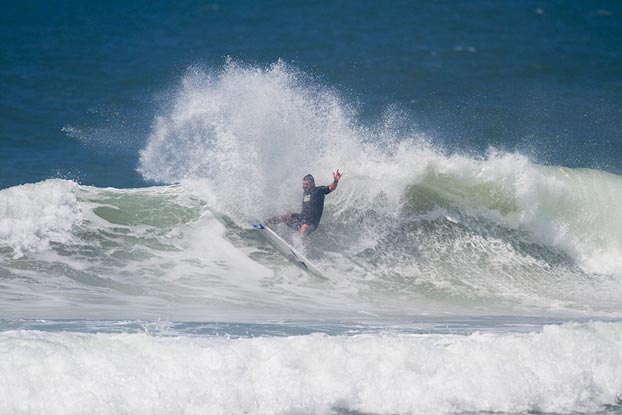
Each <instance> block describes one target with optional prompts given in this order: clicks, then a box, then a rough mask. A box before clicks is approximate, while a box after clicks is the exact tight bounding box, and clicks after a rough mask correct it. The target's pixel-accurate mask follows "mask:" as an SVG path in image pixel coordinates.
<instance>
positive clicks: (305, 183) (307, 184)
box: [302, 180, 313, 190]
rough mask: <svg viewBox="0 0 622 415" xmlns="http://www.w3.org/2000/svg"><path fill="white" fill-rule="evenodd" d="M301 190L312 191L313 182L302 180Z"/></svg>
mask: <svg viewBox="0 0 622 415" xmlns="http://www.w3.org/2000/svg"><path fill="white" fill-rule="evenodd" d="M302 188H303V189H304V190H311V189H313V182H312V181H311V180H303V181H302Z"/></svg>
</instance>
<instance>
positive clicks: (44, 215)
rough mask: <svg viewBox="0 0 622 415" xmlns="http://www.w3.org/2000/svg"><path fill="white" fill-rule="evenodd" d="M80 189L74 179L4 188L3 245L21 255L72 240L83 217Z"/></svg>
mask: <svg viewBox="0 0 622 415" xmlns="http://www.w3.org/2000/svg"><path fill="white" fill-rule="evenodd" d="M77 189H78V185H77V184H76V183H74V182H71V181H68V180H58V179H54V180H46V181H43V182H39V183H35V184H24V185H21V186H16V187H11V188H8V189H3V190H0V247H8V248H10V249H11V250H12V253H13V255H14V256H15V257H20V256H22V255H24V253H25V252H28V251H39V250H42V249H46V248H47V247H48V246H49V243H50V242H60V243H66V242H67V241H69V240H70V238H71V228H72V226H73V225H74V224H76V223H77V222H78V221H80V219H81V217H82V212H81V209H80V206H79V204H78V200H77V198H76V190H77Z"/></svg>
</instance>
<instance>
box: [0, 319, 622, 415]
mask: <svg viewBox="0 0 622 415" xmlns="http://www.w3.org/2000/svg"><path fill="white" fill-rule="evenodd" d="M0 353H2V354H4V355H7V356H10V359H8V358H7V359H1V360H0V384H1V385H2V388H0V412H2V413H12V414H24V413H65V414H74V413H76V414H77V413H92V414H111V413H115V414H121V413H156V414H172V413H186V414H205V413H209V414H231V413H248V414H284V413H332V412H334V411H336V410H350V411H359V412H363V413H372V414H393V413H412V414H429V413H456V412H469V411H490V412H511V413H514V412H528V411H531V412H558V413H569V412H583V411H597V410H602V409H603V408H604V407H605V406H606V405H615V404H616V402H617V399H619V396H620V395H621V394H622V378H621V377H620V373H622V324H620V323H600V322H595V323H587V324H576V323H569V324H565V325H562V326H546V327H545V328H544V329H543V331H542V332H533V333H513V334H507V333H505V334H494V333H477V332H476V333H473V334H470V335H449V334H429V335H424V334H418V335H415V334H403V333H402V334H400V333H395V332H393V333H392V332H387V333H386V334H358V335H353V336H343V335H336V336H329V335H326V334H319V333H316V334H310V335H302V336H293V337H258V338H228V337H226V336H207V337H187V336H182V337H166V336H152V335H148V334H103V333H100V334H84V333H82V334H80V333H49V332H40V331H25V330H22V331H7V332H3V333H1V334H0Z"/></svg>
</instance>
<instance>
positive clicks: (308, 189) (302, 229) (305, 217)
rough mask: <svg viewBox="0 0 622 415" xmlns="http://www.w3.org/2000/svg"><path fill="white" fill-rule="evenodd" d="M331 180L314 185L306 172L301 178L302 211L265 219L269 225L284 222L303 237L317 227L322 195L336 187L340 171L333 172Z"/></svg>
mask: <svg viewBox="0 0 622 415" xmlns="http://www.w3.org/2000/svg"><path fill="white" fill-rule="evenodd" d="M333 179H334V180H333V182H332V183H331V184H330V185H328V186H317V187H316V186H315V179H314V178H313V176H312V175H310V174H307V175H306V176H305V177H303V179H302V190H303V193H302V211H301V212H300V213H286V214H285V215H282V216H275V217H274V218H271V219H268V220H267V221H266V223H267V224H269V225H275V224H277V223H281V222H284V223H285V224H287V226H289V227H291V228H293V229H296V230H297V231H298V233H299V235H300V237H301V238H304V237H305V236H307V235H308V234H310V233H311V232H313V231H314V230H316V229H317V227H318V225H319V224H320V219H321V218H322V213H323V212H324V196H326V195H327V194H329V193H330V192H332V191H333V190H335V189H336V188H337V184H338V183H339V179H341V173H340V172H339V169H337V171H336V172H334V173H333Z"/></svg>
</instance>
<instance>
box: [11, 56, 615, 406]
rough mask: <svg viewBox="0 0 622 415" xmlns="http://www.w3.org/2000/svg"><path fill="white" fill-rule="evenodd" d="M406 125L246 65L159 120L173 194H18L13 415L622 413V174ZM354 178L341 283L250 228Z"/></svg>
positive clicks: (321, 259) (152, 149)
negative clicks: (476, 145) (440, 144)
mask: <svg viewBox="0 0 622 415" xmlns="http://www.w3.org/2000/svg"><path fill="white" fill-rule="evenodd" d="M408 125H409V124H408V119H407V118H406V117H404V116H403V114H400V113H399V112H397V111H387V113H386V114H385V117H384V119H383V120H382V122H380V123H378V124H375V125H363V124H362V123H361V122H360V121H359V120H358V118H357V114H356V111H355V110H354V109H353V108H350V107H349V106H348V105H346V104H344V103H343V102H342V101H341V100H340V99H339V97H338V96H337V94H336V93H335V92H334V91H331V90H329V89H327V88H325V87H322V86H318V85H317V83H315V82H312V81H311V80H309V79H308V78H307V77H306V76H305V75H304V74H302V73H299V72H297V71H296V70H294V69H292V68H290V67H287V66H286V65H284V64H283V63H280V62H279V63H276V64H274V65H272V66H270V67H268V68H256V67H244V66H240V65H237V64H235V63H233V62H229V63H228V64H227V65H226V66H225V67H224V68H223V69H222V70H219V71H207V70H203V69H200V68H194V69H192V70H190V71H189V72H188V74H187V75H186V76H185V77H184V78H183V81H182V84H181V86H180V87H179V88H178V89H177V90H176V91H175V93H173V94H172V97H171V100H170V102H168V103H167V105H165V106H164V107H163V108H162V109H161V112H160V114H159V116H158V118H157V119H156V121H155V122H154V125H153V128H152V132H151V135H150V137H149V140H148V143H147V145H146V146H145V148H144V149H143V150H142V151H141V153H140V166H139V170H140V172H141V174H143V175H144V177H145V178H146V179H148V180H154V181H157V182H158V183H159V184H158V185H154V186H151V187H144V188H137V189H115V188H97V187H92V186H84V185H80V184H78V183H76V182H74V181H71V180H64V179H50V180H45V181H41V182H37V183H31V184H23V185H20V186H14V187H10V188H8V189H3V190H0V255H1V258H2V260H1V262H0V284H1V287H2V289H1V290H0V313H1V316H2V318H3V320H2V322H1V323H0V353H1V354H2V356H3V358H2V359H0V368H1V370H0V385H1V387H0V413H7V414H9V413H10V414H32V413H41V414H43V413H46V414H47V413H63V414H82V413H94V414H111V413H114V414H117V413H120V414H125V413H127V414H130V413H131V414H136V413H138V414H142V413H156V414H174V413H175V414H176V413H187V414H194V413H196V414H199V413H200V414H205V413H209V414H232V413H251V414H293V413H296V414H298V413H305V414H307V413H319V414H331V413H341V414H351V413H363V414H396V413H413V414H432V413H464V412H506V413H516V412H521V413H525V412H545V413H573V412H582V413H601V412H607V413H621V412H622V410H621V408H620V397H621V396H622V380H621V379H622V325H621V323H620V322H619V319H620V317H621V316H622V301H621V300H620V298H622V288H620V287H621V284H620V282H622V281H621V280H622V262H621V258H622V245H621V244H620V235H621V234H622V213H620V210H619V209H618V206H620V205H621V204H622V200H621V199H622V196H621V195H622V178H621V177H620V176H617V175H613V174H609V173H606V172H603V171H599V170H590V169H570V168H564V167H559V166H542V165H538V164H535V163H533V162H532V161H531V160H529V158H528V157H526V156H524V155H522V154H519V153H507V152H502V151H497V150H494V149H491V150H490V151H489V152H488V153H487V154H486V155H485V156H483V157H472V156H468V155H463V154H449V153H447V152H445V151H443V150H442V149H439V148H437V147H435V146H434V145H433V144H431V143H430V142H429V140H428V139H427V138H426V137H425V136H423V135H421V134H419V133H417V132H416V131H415V130H414V129H411V128H408ZM76 134H77V133H76ZM336 168H340V169H342V171H343V172H344V177H343V181H342V182H341V183H340V185H339V188H338V190H337V191H336V192H335V193H333V194H331V195H330V196H328V197H327V199H326V200H327V204H326V210H325V214H324V217H323V219H322V225H321V227H320V228H319V229H318V231H317V232H316V233H315V234H314V235H313V237H312V238H310V239H309V240H308V241H307V242H306V243H305V245H304V247H302V249H303V250H304V253H305V254H306V255H307V256H308V257H309V258H310V259H311V260H312V261H313V262H314V263H316V264H317V265H318V267H320V268H321V269H322V270H323V271H324V272H325V273H326V274H327V275H328V277H329V281H322V280H317V279H315V278H314V277H312V276H311V275H308V274H306V273H304V272H303V271H301V270H300V269H298V268H296V267H295V266H294V265H292V264H291V263H289V262H287V261H286V260H285V259H284V258H283V257H282V256H281V255H280V254H279V253H278V252H277V251H275V250H274V249H273V248H272V246H271V245H269V244H268V243H267V242H266V241H265V240H263V239H262V238H260V237H259V236H258V235H257V234H256V233H255V232H254V231H253V230H252V228H251V227H250V223H251V222H252V221H256V220H261V219H263V218H266V217H268V216H270V215H274V214H277V213H281V212H283V211H285V210H297V209H299V204H300V192H301V189H300V180H301V178H302V176H304V175H305V174H306V173H309V172H312V173H313V174H314V175H315V176H316V181H317V182H318V184H324V183H328V182H329V181H330V179H331V175H330V174H331V171H333V170H334V169H336ZM154 321H155V322H157V323H153V322H154ZM573 321H574V322H573ZM149 322H152V323H149ZM179 322H192V323H179Z"/></svg>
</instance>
